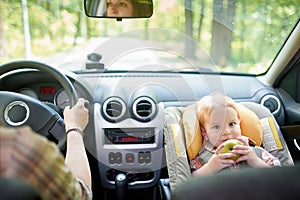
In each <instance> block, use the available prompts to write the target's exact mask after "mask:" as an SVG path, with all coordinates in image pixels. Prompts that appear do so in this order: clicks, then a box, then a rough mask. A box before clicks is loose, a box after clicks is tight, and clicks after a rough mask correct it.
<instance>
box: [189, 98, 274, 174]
mask: <svg viewBox="0 0 300 200" xmlns="http://www.w3.org/2000/svg"><path fill="white" fill-rule="evenodd" d="M197 117H198V119H199V123H200V129H201V132H202V136H203V146H202V148H201V150H200V152H199V154H198V155H197V156H196V157H195V158H194V159H193V160H191V161H190V168H191V171H192V174H193V176H201V175H208V174H212V173H216V172H219V171H221V170H224V169H234V170H235V169H237V168H240V167H243V166H250V167H271V166H276V165H277V166H278V165H280V162H279V160H278V159H277V158H276V157H274V156H273V155H271V154H270V153H268V152H267V151H266V150H264V149H263V148H261V147H257V146H255V147H252V146H250V145H249V144H250V143H251V141H252V140H251V139H250V138H248V137H245V136H242V133H241V128H240V115H239V112H238V107H237V105H236V103H235V102H234V100H233V99H231V98H230V97H228V96H225V95H223V94H220V93H215V94H210V95H207V96H205V97H203V98H202V99H200V100H199V101H198V102H197ZM229 139H237V140H239V141H240V142H241V144H239V145H236V146H234V147H233V150H232V151H231V152H227V153H221V151H222V149H223V147H224V142H225V141H227V140H229ZM236 155H240V157H239V158H238V159H236V160H234V159H232V158H233V157H235V156H236Z"/></svg>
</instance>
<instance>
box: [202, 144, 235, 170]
mask: <svg viewBox="0 0 300 200" xmlns="http://www.w3.org/2000/svg"><path fill="white" fill-rule="evenodd" d="M223 147H224V144H221V145H220V146H219V147H218V148H217V149H216V152H215V154H214V155H213V156H212V157H211V158H210V160H209V161H208V163H207V164H208V165H209V167H210V168H211V170H212V171H213V172H219V171H220V170H222V169H224V168H226V167H229V166H231V165H233V164H234V163H235V162H234V161H233V160H231V159H230V158H232V157H234V156H236V154H235V153H221V150H222V149H223Z"/></svg>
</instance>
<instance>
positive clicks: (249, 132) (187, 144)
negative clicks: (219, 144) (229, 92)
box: [164, 102, 294, 191]
mask: <svg viewBox="0 0 300 200" xmlns="http://www.w3.org/2000/svg"><path fill="white" fill-rule="evenodd" d="M196 106H197V102H196V103H194V104H192V105H190V106H187V107H168V108H166V109H165V121H164V136H165V151H166V159H167V168H168V174H169V181H170V187H171V190H172V191H173V189H174V188H175V187H176V185H177V184H179V183H181V182H184V181H185V180H187V179H190V178H191V176H192V175H191V171H190V166H189V160H192V159H193V158H195V157H196V156H197V154H198V153H199V151H200V149H201V146H202V134H201V129H200V127H199V126H200V125H199V121H198V118H197V113H196V110H197V107H196ZM238 107H239V114H240V117H241V129H242V134H243V135H245V136H247V137H249V138H251V139H252V140H254V141H255V143H256V144H255V145H256V146H262V147H263V148H265V149H266V150H267V151H268V152H270V153H271V154H273V155H274V156H276V157H277V158H279V160H280V162H281V165H284V166H293V165H294V163H293V159H292V157H291V155H290V153H289V150H288V147H287V145H286V143H285V140H284V138H283V136H282V133H281V131H280V129H279V126H278V124H277V122H276V120H275V118H274V117H273V115H272V114H271V112H270V111H269V110H268V109H267V108H266V107H264V106H263V105H260V104H257V103H253V102H241V103H238ZM200 112H201V111H200Z"/></svg>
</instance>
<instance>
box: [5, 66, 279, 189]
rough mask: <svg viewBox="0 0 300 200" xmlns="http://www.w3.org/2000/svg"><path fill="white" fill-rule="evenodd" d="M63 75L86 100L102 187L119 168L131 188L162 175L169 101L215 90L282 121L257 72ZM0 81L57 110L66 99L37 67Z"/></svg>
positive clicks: (180, 103) (179, 102)
mask: <svg viewBox="0 0 300 200" xmlns="http://www.w3.org/2000/svg"><path fill="white" fill-rule="evenodd" d="M66 75H67V77H68V78H69V79H70V81H71V82H72V84H73V85H74V87H75V89H76V91H77V93H78V97H83V98H85V99H87V100H88V101H89V105H88V108H89V111H90V122H89V125H88V126H87V128H86V130H85V132H86V137H85V138H84V141H85V146H86V150H87V151H88V154H89V156H90V159H91V160H93V161H92V162H91V165H93V166H91V169H92V175H93V174H94V173H95V174H96V175H93V179H94V180H93V182H95V183H97V182H99V183H100V184H101V186H103V187H104V188H105V189H114V188H115V181H116V180H115V179H116V176H117V175H118V174H126V175H127V177H128V187H129V189H139V188H148V187H153V186H154V185H156V184H157V183H158V181H159V180H160V179H161V178H167V175H166V173H165V171H164V170H165V169H166V158H165V150H164V134H163V124H164V109H165V108H167V107H170V106H176V107H184V106H187V105H190V104H192V103H194V102H195V101H197V100H199V99H200V98H201V97H203V96H204V95H207V94H209V93H211V92H216V91H219V92H224V93H225V94H226V95H228V96H230V97H232V98H233V99H234V100H235V101H237V102H243V101H251V102H256V103H260V104H263V105H265V106H266V107H268V108H269V109H270V111H271V112H272V113H273V115H274V116H275V118H276V120H277V122H278V123H279V124H282V123H284V121H285V119H284V111H283V108H282V106H281V103H280V101H279V98H278V95H277V92H276V91H275V89H273V88H269V87H266V86H265V85H263V84H262V83H261V82H260V81H259V80H258V79H257V78H256V77H255V76H241V75H234V74H222V75H220V74H213V73H190V72H189V73H175V72H162V73H158V72H141V71H139V72H133V71H132V72H114V71H100V72H97V71H93V72H89V71H86V72H74V73H68V74H66ZM1 81H2V82H1V84H0V88H1V90H8V91H13V92H18V93H22V94H25V95H28V96H31V97H33V98H37V99H39V100H40V101H42V102H46V103H48V104H49V105H50V106H52V107H53V108H54V109H56V110H58V111H59V112H60V114H61V115H62V111H63V109H64V108H65V107H66V106H68V105H69V104H68V102H69V100H68V96H67V95H66V94H65V92H64V90H63V88H62V86H61V85H60V84H59V83H58V82H57V81H56V80H55V79H53V78H52V77H50V75H47V74H44V73H42V72H40V71H37V70H21V71H16V72H12V73H11V74H9V75H6V76H5V77H4V78H2V79H1ZM237 83H238V84H239V85H237ZM94 165H96V166H94ZM93 170H94V171H93Z"/></svg>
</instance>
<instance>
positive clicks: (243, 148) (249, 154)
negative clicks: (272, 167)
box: [232, 142, 268, 167]
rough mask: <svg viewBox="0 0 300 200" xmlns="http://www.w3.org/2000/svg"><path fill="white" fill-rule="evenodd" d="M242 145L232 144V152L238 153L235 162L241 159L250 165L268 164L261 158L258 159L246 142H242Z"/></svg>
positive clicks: (260, 165) (263, 165)
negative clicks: (238, 155)
mask: <svg viewBox="0 0 300 200" xmlns="http://www.w3.org/2000/svg"><path fill="white" fill-rule="evenodd" d="M243 144H244V145H236V146H234V148H233V150H232V153H234V154H240V155H241V157H239V158H238V159H237V160H236V161H235V163H239V162H241V161H246V162H247V164H248V165H249V166H251V167H265V166H268V165H267V164H266V163H265V162H264V161H263V160H262V159H260V158H259V157H258V156H257V155H256V153H255V152H254V149H253V148H251V147H250V146H249V144H248V143H246V142H243Z"/></svg>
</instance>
